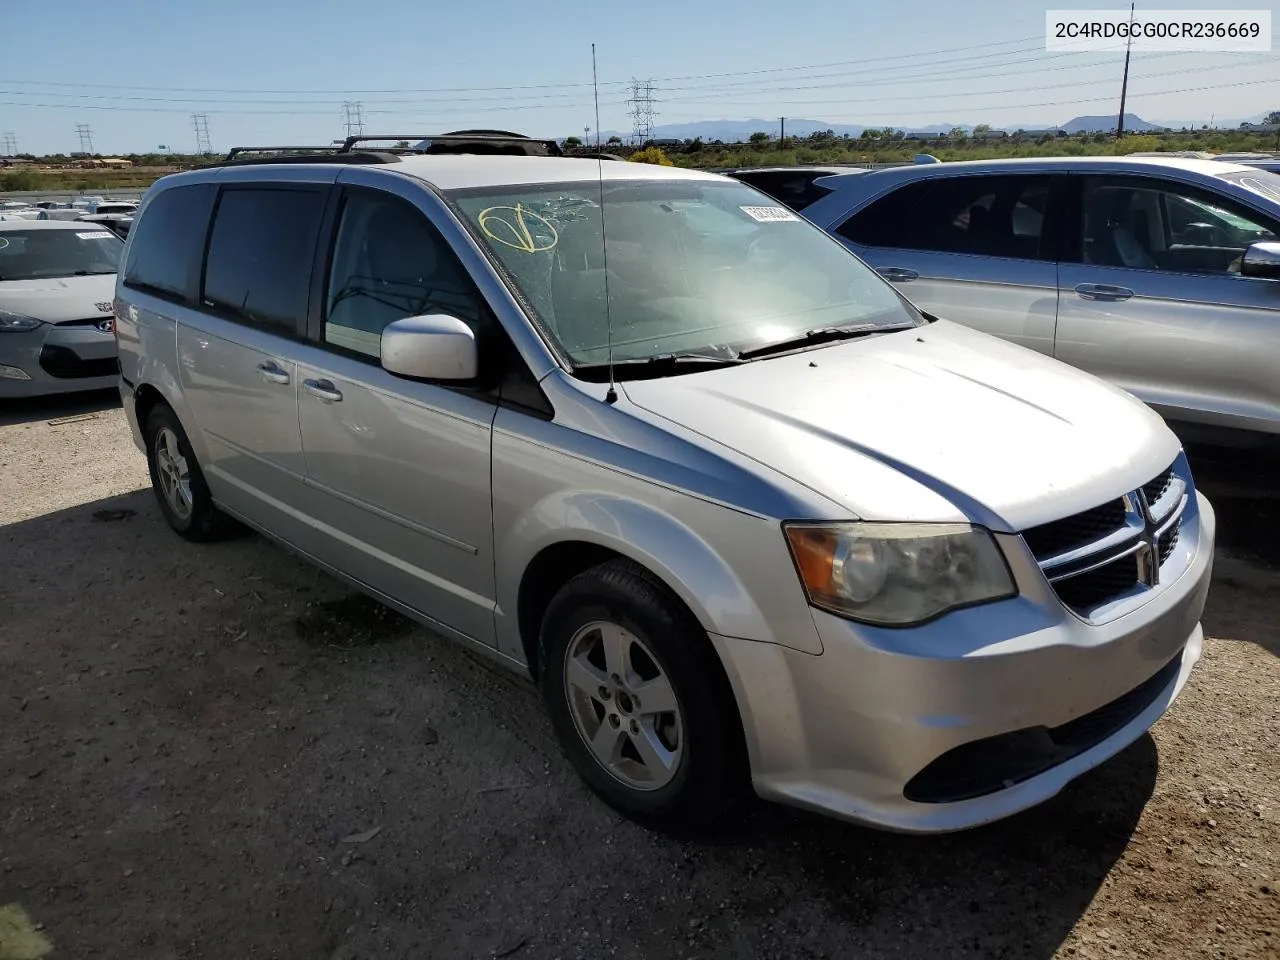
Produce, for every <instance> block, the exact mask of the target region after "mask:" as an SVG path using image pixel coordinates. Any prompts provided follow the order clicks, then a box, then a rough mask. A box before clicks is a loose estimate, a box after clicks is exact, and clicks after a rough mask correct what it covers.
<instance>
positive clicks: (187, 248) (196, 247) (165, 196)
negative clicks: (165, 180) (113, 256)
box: [124, 183, 214, 300]
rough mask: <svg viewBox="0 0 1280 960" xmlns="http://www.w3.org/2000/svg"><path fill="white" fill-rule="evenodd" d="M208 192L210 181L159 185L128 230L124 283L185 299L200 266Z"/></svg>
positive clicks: (210, 200) (210, 201) (211, 190)
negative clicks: (130, 235) (168, 186)
mask: <svg viewBox="0 0 1280 960" xmlns="http://www.w3.org/2000/svg"><path fill="white" fill-rule="evenodd" d="M213 194H214V187H213V184H210V183H197V184H192V185H191V186H188V187H173V188H172V189H170V190H165V191H164V192H163V193H160V194H159V195H158V196H156V197H155V198H154V199H153V200H152V201H151V203H150V204H149V205H148V206H147V210H146V213H145V214H144V215H143V216H142V217H141V218H140V219H139V220H138V223H137V224H136V226H135V227H134V229H133V243H132V245H131V246H130V247H129V259H128V262H127V263H126V264H125V268H124V285H125V286H126V287H133V288H135V289H138V290H145V291H147V292H149V293H156V294H159V295H160V296H162V297H167V298H169V299H174V300H186V299H187V298H188V294H189V293H190V291H191V290H192V288H193V286H194V282H195V278H196V274H197V271H198V270H199V269H200V255H201V253H202V252H203V250H204V238H205V233H206V232H207V231H208V229H209V208H210V207H211V206H212V205H213Z"/></svg>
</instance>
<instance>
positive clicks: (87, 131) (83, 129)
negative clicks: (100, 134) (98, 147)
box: [76, 123, 93, 156]
mask: <svg viewBox="0 0 1280 960" xmlns="http://www.w3.org/2000/svg"><path fill="white" fill-rule="evenodd" d="M76 136H77V137H79V138H80V152H81V153H83V154H86V155H88V156H92V155H93V130H92V129H91V128H90V126H89V125H88V124H87V123H77V124H76Z"/></svg>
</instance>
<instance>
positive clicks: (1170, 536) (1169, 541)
mask: <svg viewBox="0 0 1280 960" xmlns="http://www.w3.org/2000/svg"><path fill="white" fill-rule="evenodd" d="M1181 533H1182V518H1181V517H1179V518H1178V519H1177V520H1175V521H1174V524H1173V526H1172V527H1170V528H1169V531H1168V532H1167V533H1166V534H1165V535H1164V536H1162V537H1161V538H1160V540H1159V541H1158V543H1157V544H1156V546H1157V548H1158V550H1159V553H1160V565H1161V566H1163V565H1164V562H1165V561H1166V560H1168V559H1169V555H1170V554H1171V553H1173V548H1174V547H1176V546H1177V545H1178V535H1179V534H1181Z"/></svg>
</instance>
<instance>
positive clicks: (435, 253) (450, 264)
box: [323, 188, 482, 359]
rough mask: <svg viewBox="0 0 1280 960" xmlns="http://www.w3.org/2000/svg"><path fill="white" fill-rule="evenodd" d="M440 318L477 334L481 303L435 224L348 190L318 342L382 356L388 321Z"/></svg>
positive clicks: (394, 202) (408, 208)
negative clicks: (450, 319)
mask: <svg viewBox="0 0 1280 960" xmlns="http://www.w3.org/2000/svg"><path fill="white" fill-rule="evenodd" d="M424 313H447V314H450V315H451V316H454V317H457V318H458V319H459V320H463V321H465V322H466V323H468V324H470V325H471V326H472V328H473V329H476V330H477V332H479V326H480V320H481V315H482V314H481V306H480V298H479V296H478V295H477V293H476V292H475V288H474V286H473V285H472V283H471V279H470V277H469V276H468V275H467V272H466V270H465V269H464V268H463V266H462V264H460V263H459V262H458V260H457V258H456V257H455V256H454V254H453V251H452V250H450V249H449V246H448V244H447V243H445V241H444V239H443V238H442V237H441V236H440V234H439V233H438V232H437V231H436V229H435V227H433V226H432V225H431V223H430V222H429V221H428V220H427V218H426V217H425V216H423V215H422V213H421V212H420V211H418V210H417V209H415V208H414V207H413V206H412V205H411V204H409V203H407V202H405V201H404V200H401V199H400V198H398V197H394V196H391V195H390V194H384V193H379V192H377V191H373V190H362V189H355V188H352V189H349V190H348V191H347V194H346V200H345V202H344V203H343V206H342V211H341V213H340V215H339V218H338V231H337V238H336V240H335V242H334V247H333V259H332V262H331V266H330V268H329V281H328V284H327V285H326V291H325V309H324V332H323V337H324V342H325V343H327V344H331V345H332V346H335V347H339V348H342V349H344V350H350V351H353V352H355V353H359V354H363V355H365V356H368V357H373V358H375V359H376V358H378V357H380V356H381V341H382V331H383V328H384V327H386V325H387V324H389V323H392V322H393V321H396V320H402V319H404V318H405V317H416V316H420V315H421V314H424Z"/></svg>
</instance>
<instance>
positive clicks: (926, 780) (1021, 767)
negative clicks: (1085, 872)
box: [902, 653, 1182, 803]
mask: <svg viewBox="0 0 1280 960" xmlns="http://www.w3.org/2000/svg"><path fill="white" fill-rule="evenodd" d="M1181 666H1182V654H1181V653H1179V654H1178V655H1177V656H1176V657H1174V658H1173V659H1172V660H1170V661H1169V662H1168V663H1167V664H1165V665H1164V666H1163V667H1162V668H1161V669H1160V670H1159V671H1158V672H1157V673H1156V674H1155V675H1154V676H1152V677H1150V678H1149V679H1147V680H1145V681H1143V682H1142V683H1140V684H1139V685H1138V686H1136V687H1134V688H1133V689H1132V690H1130V691H1129V692H1128V693H1125V694H1122V695H1121V696H1119V697H1117V698H1116V699H1114V700H1112V701H1111V702H1110V703H1107V704H1103V705H1102V706H1101V707H1099V708H1098V709H1097V710H1093V711H1090V712H1089V713H1086V714H1084V715H1083V716H1079V717H1076V719H1074V720H1071V721H1069V722H1068V723H1064V724H1062V726H1059V727H1028V728H1026V729H1024V730H1015V731H1013V732H1012V733H1002V734H999V735H997V736H994V737H986V738H984V739H982V740H974V741H972V742H971V743H966V744H962V745H961V746H958V747H954V748H953V749H951V750H948V751H947V752H946V753H944V754H943V755H942V756H940V757H938V758H937V759H936V760H934V761H933V762H932V763H930V764H929V765H928V766H927V767H925V768H924V769H923V770H921V771H920V772H919V773H917V774H916V775H915V776H914V777H912V778H911V780H910V781H908V783H907V785H906V787H905V788H904V789H903V791H902V795H903V796H904V797H906V798H907V799H908V800H912V801H914V802H916V803H956V802H958V801H960V800H972V799H973V798H974V797H983V796H986V795H987V794H991V793H995V792H996V791H998V790H1003V789H1005V788H1007V787H1011V786H1013V785H1014V784H1017V783H1021V782H1022V781H1024V780H1029V779H1031V778H1032V777H1034V776H1035V775H1036V774H1039V773H1044V771H1046V770H1049V769H1051V768H1052V767H1056V766H1057V765H1058V764H1060V763H1065V762H1066V761H1068V760H1070V759H1071V758H1072V757H1076V756H1079V755H1080V754H1082V753H1084V752H1085V751H1086V750H1089V749H1091V748H1093V747H1095V746H1097V745H1098V744H1099V743H1101V742H1102V741H1103V740H1106V739H1107V738H1108V737H1110V736H1112V735H1113V734H1115V733H1116V732H1117V731H1118V730H1120V728H1122V727H1124V726H1125V725H1126V724H1128V723H1130V722H1132V721H1133V719H1134V718H1135V717H1137V716H1138V715H1139V714H1140V713H1142V711H1144V710H1146V709H1147V707H1149V706H1151V704H1152V703H1153V702H1154V701H1155V699H1156V697H1158V696H1159V695H1160V693H1161V692H1162V691H1164V690H1165V689H1166V688H1167V687H1168V686H1169V684H1171V683H1172V682H1173V680H1174V678H1175V677H1177V675H1178V670H1179V669H1180V668H1181Z"/></svg>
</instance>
